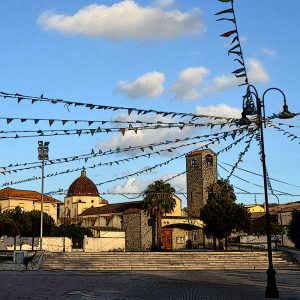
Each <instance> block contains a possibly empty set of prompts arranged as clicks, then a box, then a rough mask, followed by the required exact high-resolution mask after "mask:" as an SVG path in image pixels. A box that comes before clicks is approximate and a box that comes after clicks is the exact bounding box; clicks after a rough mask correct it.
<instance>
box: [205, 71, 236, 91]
mask: <svg viewBox="0 0 300 300" xmlns="http://www.w3.org/2000/svg"><path fill="white" fill-rule="evenodd" d="M240 83H241V80H240V79H238V78H236V77H235V76H234V75H232V74H229V75H220V76H217V77H214V78H213V79H212V82H211V83H209V84H208V85H207V86H206V87H205V88H204V93H205V94H215V93H219V92H222V91H224V90H228V89H231V88H232V87H236V86H237V85H238V84H240Z"/></svg>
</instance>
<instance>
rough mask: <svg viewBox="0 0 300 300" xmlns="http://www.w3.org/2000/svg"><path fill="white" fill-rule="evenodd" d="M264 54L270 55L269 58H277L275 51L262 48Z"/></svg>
mask: <svg viewBox="0 0 300 300" xmlns="http://www.w3.org/2000/svg"><path fill="white" fill-rule="evenodd" d="M260 50H261V52H262V53H264V54H266V55H268V56H277V52H276V51H275V50H274V49H271V48H261V49H260Z"/></svg>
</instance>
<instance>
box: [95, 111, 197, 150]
mask: <svg viewBox="0 0 300 300" xmlns="http://www.w3.org/2000/svg"><path fill="white" fill-rule="evenodd" d="M137 119H138V118H137V117H136V116H133V115H131V116H128V115H119V116H117V117H116V118H115V120H119V121H134V120H137ZM142 120H143V122H157V121H161V122H174V120H173V119H172V118H171V117H159V116H146V115H145V116H143V118H142ZM134 127H135V126H134ZM194 131H197V129H195V128H194V127H184V128H183V129H182V130H180V129H179V128H172V129H169V128H161V129H146V130H138V131H137V133H135V132H134V131H133V130H128V131H126V133H125V135H124V136H123V135H122V134H121V133H118V134H116V135H115V136H113V137H112V138H111V139H110V140H108V141H101V142H99V143H98V145H97V147H98V148H100V149H116V148H117V147H120V148H126V147H129V146H131V147H134V146H143V145H148V144H152V143H161V142H163V141H167V140H175V139H177V138H186V137H187V136H190V135H191V132H194ZM156 149H161V147H159V146H157V147H154V150H156ZM147 150H148V149H146V148H145V153H147ZM151 152H152V151H151ZM124 154H126V155H129V156H135V155H139V154H143V152H142V151H141V150H136V151H127V152H125V153H124ZM161 155H174V152H172V153H169V152H162V153H161Z"/></svg>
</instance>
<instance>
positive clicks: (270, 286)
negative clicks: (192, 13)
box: [239, 85, 295, 298]
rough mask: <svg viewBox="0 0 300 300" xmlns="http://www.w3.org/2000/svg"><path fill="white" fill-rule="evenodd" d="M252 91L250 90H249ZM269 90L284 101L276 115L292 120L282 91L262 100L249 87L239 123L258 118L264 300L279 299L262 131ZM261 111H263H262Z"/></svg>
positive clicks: (255, 91) (243, 123) (252, 87)
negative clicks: (264, 238)
mask: <svg viewBox="0 0 300 300" xmlns="http://www.w3.org/2000/svg"><path fill="white" fill-rule="evenodd" d="M251 89H252V90H251ZM270 90H276V91H279V92H280V93H281V94H282V96H283V99H284V105H283V111H282V112H281V113H280V114H278V118H280V119H289V118H293V117H294V116H295V114H293V113H291V112H289V110H288V106H287V104H286V97H285V94H284V93H283V91H282V90H280V89H278V88H269V89H267V90H266V91H265V92H264V93H263V96H262V100H261V99H260V98H259V96H258V92H257V90H256V88H255V87H254V86H253V85H249V86H248V88H247V93H246V95H245V97H244V101H243V112H242V118H241V119H240V121H239V125H248V124H251V121H250V120H249V119H248V118H247V115H257V116H258V124H259V125H258V126H259V129H260V138H261V161H262V165H263V178H264V194H265V207H266V213H265V217H266V231H267V247H268V262H269V267H268V270H267V287H266V291H265V298H279V292H278V289H277V285H276V271H275V270H274V267H273V259H272V241H271V231H270V212H269V201H268V191H267V169H266V156H265V145H264V131H263V127H264V126H263V123H264V124H266V118H265V117H266V116H265V100H264V98H265V95H266V93H267V92H269V91H270ZM253 96H254V98H255V100H256V108H255V106H254V102H253ZM262 109H263V111H262Z"/></svg>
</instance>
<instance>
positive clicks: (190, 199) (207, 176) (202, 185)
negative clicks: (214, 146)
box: [186, 149, 217, 218]
mask: <svg viewBox="0 0 300 300" xmlns="http://www.w3.org/2000/svg"><path fill="white" fill-rule="evenodd" d="M186 171H187V172H186V180H187V203H188V214H189V216H192V217H196V218H199V216H200V210H201V208H202V207H203V206H204V205H205V204H206V201H207V198H208V192H207V188H208V186H209V185H210V184H212V183H214V182H216V181H217V155H216V154H215V153H214V152H213V151H212V150H210V149H207V150H200V151H195V152H192V153H190V154H188V155H187V156H186Z"/></svg>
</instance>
